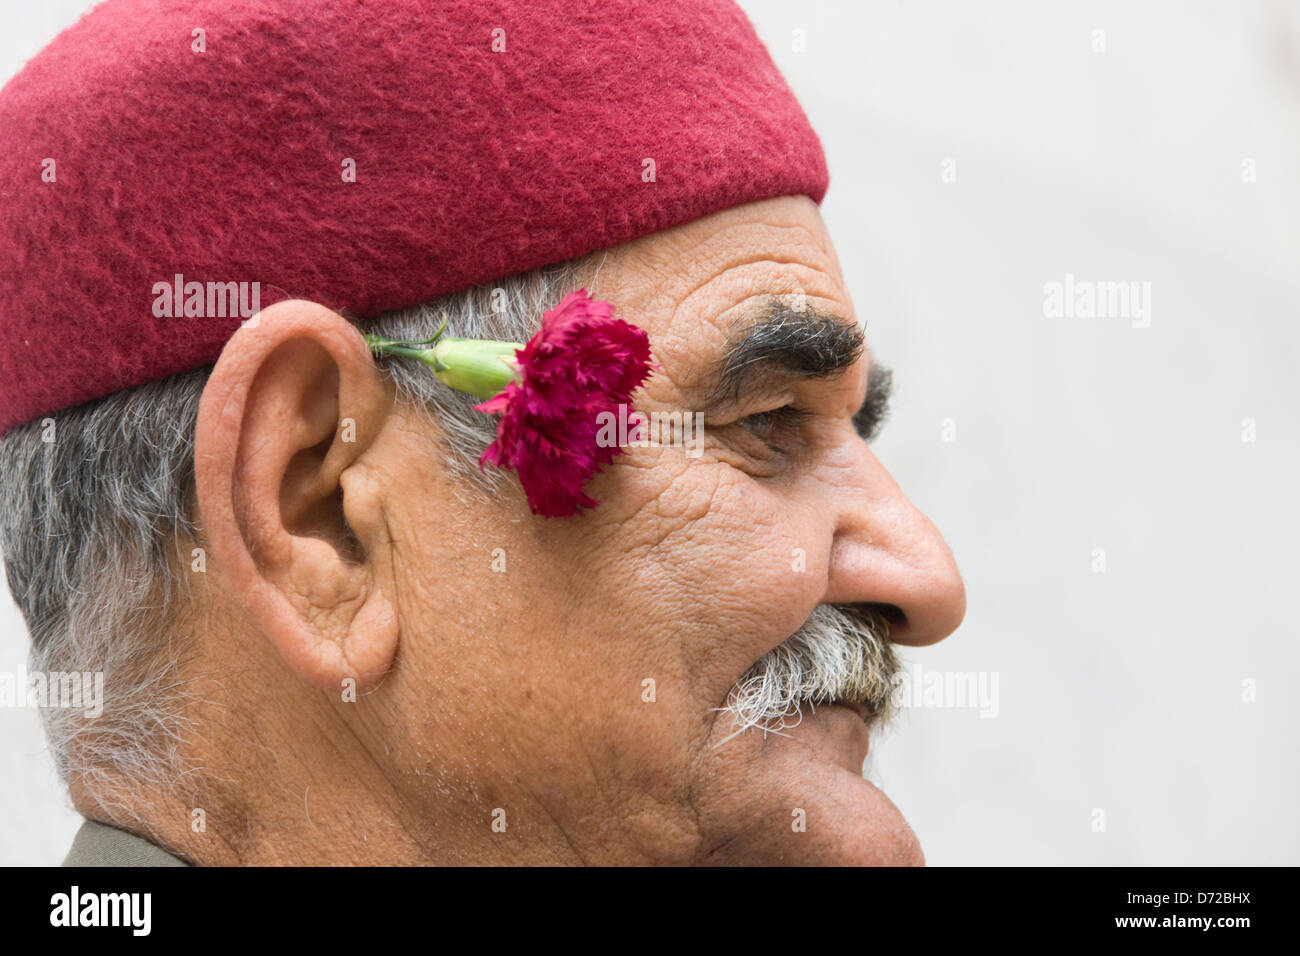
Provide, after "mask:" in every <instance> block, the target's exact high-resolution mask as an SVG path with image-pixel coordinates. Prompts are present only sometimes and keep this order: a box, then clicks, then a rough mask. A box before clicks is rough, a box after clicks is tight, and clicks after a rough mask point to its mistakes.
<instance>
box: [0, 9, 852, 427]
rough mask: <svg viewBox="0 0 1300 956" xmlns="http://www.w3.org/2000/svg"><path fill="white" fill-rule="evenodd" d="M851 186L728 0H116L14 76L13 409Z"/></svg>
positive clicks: (0, 384)
mask: <svg viewBox="0 0 1300 956" xmlns="http://www.w3.org/2000/svg"><path fill="white" fill-rule="evenodd" d="M826 187H827V170H826V162H825V159H824V157H823V154H822V149H821V145H820V143H819V142H818V139H817V136H816V134H815V133H814V132H813V130H812V128H811V126H810V125H809V123H808V120H807V118H806V116H805V115H804V113H803V111H802V110H801V108H800V107H799V104H798V103H797V102H796V100H795V98H794V96H793V95H792V93H791V92H790V90H789V88H788V87H787V85H786V83H785V81H784V80H783V79H782V77H781V75H780V73H779V72H778V70H777V69H776V67H775V65H774V64H773V62H772V59H771V57H770V56H769V55H768V53H767V51H766V49H765V48H764V47H763V45H762V43H761V41H760V40H759V39H758V37H757V35H756V34H755V32H754V29H753V27H752V26H751V25H750V23H749V21H748V20H747V19H746V17H745V15H744V13H743V12H742V11H741V10H740V9H739V8H738V7H737V6H736V5H735V4H734V3H732V2H730V0H674V2H672V3H647V2H645V0H593V2H585V0H441V2H437V0H383V2H367V0H190V2H167V0H108V2H106V3H102V4H100V5H99V6H97V7H95V8H94V9H93V10H91V11H90V12H89V13H87V14H86V15H85V16H84V17H83V18H82V19H81V20H80V21H79V22H78V23H76V24H75V25H74V26H72V27H71V28H69V29H68V30H66V31H64V32H63V33H62V34H61V35H59V36H58V37H57V38H56V39H55V40H54V41H53V42H52V43H51V44H50V45H49V46H48V47H46V48H45V49H44V50H43V51H42V52H41V53H40V54H38V55H37V56H36V57H35V58H33V59H32V60H31V61H30V62H29V63H28V64H27V65H26V66H25V67H24V68H23V69H22V71H21V72H19V73H18V74H17V75H16V76H15V77H14V78H13V79H12V80H11V81H10V82H9V83H8V84H7V85H6V86H5V87H4V89H3V90H2V91H0V209H3V219H2V220H0V432H3V431H4V430H6V429H8V428H10V427H12V426H13V425H15V424H18V423H21V422H25V421H29V420H31V419H34V418H38V417H40V416H42V415H46V414H49V413H51V412H54V411H57V410H59V409H63V408H67V407H70V406H72V405H77V404H80V403H82V402H85V401H88V400H91V399H94V398H98V397H101V396H103V395H107V394H109V393H112V392H115V391H119V390H121V389H124V388H129V387H132V386H136V385H141V384H144V383H145V382H148V381H151V380H154V379H158V378H164V377H167V376H169V375H173V374H177V373H180V372H184V371H188V370H190V369H193V368H198V367H200V366H203V365H208V364H211V363H212V362H214V361H215V360H216V359H217V357H218V356H219V355H220V353H221V349H222V347H223V345H224V344H225V342H226V341H227V339H229V337H230V336H231V335H232V334H233V332H234V331H235V330H236V329H237V328H238V327H239V325H240V323H241V322H242V321H243V320H244V319H246V318H248V315H247V313H248V311H249V309H250V308H251V307H252V305H253V304H254V303H257V304H260V305H261V306H265V305H268V304H270V303H271V302H274V301H277V300H279V299H284V298H307V299H312V300H314V301H317V302H320V303H323V304H325V305H327V306H329V307H331V308H334V309H337V310H346V311H347V312H348V313H349V314H351V315H355V316H358V317H366V316H370V315H374V314H377V313H380V312H383V311H387V310H390V309H396V308H402V307H405V306H409V305H413V304H415V303H418V302H421V301H424V300H427V299H431V298H435V297H437V296H439V295H444V294H447V293H450V292H455V291H459V290H462V289H466V288H469V287H471V286H474V285H478V284H481V283H485V282H490V281H491V280H493V279H496V278H500V277H503V276H506V275H510V274H512V273H517V272H522V271H525V270H528V269H532V268H536V267H538V266H542V265H546V264H549V263H553V262H558V261H562V260H564V259H568V258H571V257H574V256H579V255H583V254H585V253H588V252H592V251H595V250H598V249H601V248H606V247H609V246H613V245H616V244H618V243H622V242H626V241H628V240H630V239H634V238H636V237H638V236H642V235H645V234H647V233H651V232H655V231H658V230H661V229H665V228H667V227H670V226H674V225H677V224H680V223H683V222H687V221H689V220H692V219H696V218H699V217H700V216H704V215H707V214H709V213H712V212H716V211H717V210H720V209H724V208H727V207H730V206H735V205H739V204H741V203H746V202H750V201H754V200H758V199H764V198H769V197H773V196H781V195H798V194H802V195H807V196H810V197H811V198H812V199H813V200H814V201H816V202H821V200H822V198H823V196H824V194H825V191H826Z"/></svg>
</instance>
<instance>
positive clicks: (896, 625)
mask: <svg viewBox="0 0 1300 956" xmlns="http://www.w3.org/2000/svg"><path fill="white" fill-rule="evenodd" d="M840 607H843V608H844V609H845V610H847V611H849V612H858V613H860V614H862V615H864V616H870V615H875V616H876V617H882V618H884V619H885V620H886V621H887V622H888V623H889V630H890V632H891V633H892V632H894V631H897V630H901V629H902V628H905V627H907V615H906V614H904V613H903V609H902V608H900V607H899V606H898V605H896V604H881V603H877V602H873V601H868V602H859V603H857V604H842V605H840Z"/></svg>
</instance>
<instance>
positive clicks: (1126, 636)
mask: <svg viewBox="0 0 1300 956" xmlns="http://www.w3.org/2000/svg"><path fill="white" fill-rule="evenodd" d="M89 6H91V4H90V3H86V2H84V0H46V2H43V3H40V4H32V3H27V2H16V0H4V3H3V7H4V12H5V23H6V26H7V29H6V30H5V31H4V33H3V35H0V75H3V77H4V78H5V79H7V78H8V77H9V76H11V75H12V74H13V73H14V72H16V71H17V70H18V69H19V68H20V66H21V65H22V63H23V62H24V61H25V60H26V59H27V58H29V57H30V56H32V55H33V54H34V53H36V52H37V51H38V50H39V49H40V48H41V47H42V46H43V45H44V44H45V43H47V42H48V41H49V40H50V39H52V38H53V36H54V35H55V34H56V33H57V32H58V31H59V30H61V29H62V28H63V27H65V26H67V25H69V24H71V23H72V22H74V21H75V19H76V18H77V16H79V15H80V13H81V12H82V11H83V10H85V9H87V8H89ZM742 6H744V7H745V9H746V10H747V11H748V12H749V14H750V16H751V18H752V19H753V20H754V22H755V25H756V26H757V28H758V31H759V33H760V34H761V35H762V37H763V38H764V40H765V41H766V42H767V44H768V46H769V47H770V49H771V50H772V53H773V56H774V57H775V59H776V60H777V63H778V65H779V66H780V67H781V68H782V70H783V71H784V72H785V74H786V76H787V77H788V78H789V80H790V82H791V85H792V86H793V87H794V89H795V92H796V93H797V94H798V96H799V98H800V100H801V101H802V103H803V105H804V108H805V109H806V110H807V112H808V114H809V116H810V117H811V119H812V122H813V125H814V127H815V128H816V129H817V130H818V131H819V133H820V135H821V137H822V140H823V143H824V145H825V148H826V153H827V156H828V158H829V161H830V166H831V189H830V192H829V194H828V195H827V197H826V200H825V202H824V204H823V214H824V216H825V218H826V220H827V222H828V224H829V226H830V229H831V234H832V235H833V236H834V237H835V241H836V244H837V248H838V251H839V255H840V259H841V262H842V264H843V266H844V268H845V272H846V274H847V275H848V277H849V281H850V287H851V289H852V291H853V294H854V300H855V304H856V306H857V309H858V311H859V313H860V314H861V315H862V316H865V317H866V319H867V323H868V324H867V329H868V336H869V339H870V342H871V346H872V349H873V351H874V352H875V353H876V354H877V355H878V356H879V357H880V359H881V360H883V361H884V362H886V363H887V364H890V365H892V366H893V368H894V370H895V379H896V402H895V406H894V415H893V419H892V421H891V424H890V425H889V427H888V428H887V429H886V430H885V432H884V434H883V436H882V437H881V439H880V440H879V442H878V443H877V447H876V450H877V454H878V455H879V456H880V457H881V458H882V460H883V461H884V462H885V464H886V465H887V466H888V467H890V469H891V470H892V471H893V473H894V476H895V477H896V478H897V479H898V481H899V483H900V484H901V485H902V487H903V489H904V490H905V491H907V492H908V493H909V494H910V496H911V497H912V499H913V500H914V501H915V502H916V503H917V504H918V505H919V506H920V507H921V508H922V510H925V511H926V512H928V513H929V515H930V516H931V517H932V518H933V519H934V521H935V522H936V523H937V524H938V526H939V527H940V529H942V530H943V531H944V532H945V534H946V536H947V538H948V541H949V543H950V544H951V545H952V548H953V551H954V552H955V554H956V555H957V559H958V562H959V563H960V565H961V567H962V570H963V572H964V574H965V577H966V583H967V590H968V595H969V602H970V604H969V611H968V614H967V618H966V623H965V625H964V626H963V627H962V628H961V630H959V631H958V632H957V634H956V635H954V636H953V637H952V638H950V639H949V640H947V641H945V642H944V643H942V644H939V645H937V646H935V647H932V648H923V649H917V650H912V651H908V652H907V654H906V657H907V659H908V661H909V662H911V663H912V664H913V666H918V665H919V666H920V667H923V668H924V669H925V671H926V672H930V671H956V672H967V671H970V672H993V673H996V674H997V675H998V691H999V699H998V712H997V716H995V717H991V718H982V717H981V716H980V714H979V711H978V710H977V709H969V708H966V709H961V708H942V709H941V708H927V707H919V708H911V709H909V710H908V711H907V712H906V713H905V714H904V716H903V717H902V719H901V720H900V721H899V723H898V725H897V729H896V730H895V732H894V733H892V734H891V735H890V736H888V737H887V738H885V739H884V740H883V741H881V742H879V743H873V750H874V753H873V757H872V761H871V770H870V775H871V777H872V779H874V780H876V781H877V782H879V783H880V784H881V785H882V786H883V787H884V789H885V791H886V792H887V793H888V794H889V795H890V796H891V797H892V798H893V799H894V801H895V802H896V803H897V804H898V805H899V807H900V808H901V809H902V810H903V813H904V814H905V815H906V816H907V818H908V819H909V820H910V821H911V823H912V825H913V827H914V828H915V830H916V831H917V833H918V835H919V836H920V838H921V841H922V844H923V845H924V847H925V849H926V853H927V856H928V859H929V861H930V863H932V864H981V863H989V864H1064V863H1081V864H1104V863H1110V864H1292V865H1294V864H1300V835H1298V833H1297V826H1296V823H1295V813H1296V810H1297V806H1300V755H1298V754H1297V730H1298V729H1300V695H1297V694H1296V693H1295V691H1294V690H1293V689H1292V690H1289V689H1288V688H1289V687H1290V683H1289V682H1291V681H1295V680H1296V679H1297V675H1300V642H1298V641H1297V637H1298V636H1300V633H1298V632H1300V628H1297V625H1296V622H1295V615H1296V600H1295V596H1296V592H1297V586H1296V582H1297V580H1298V579H1300V560H1298V559H1297V541H1298V535H1300V521H1298V520H1297V519H1298V517H1300V507H1298V506H1297V488H1298V487H1300V425H1297V419H1296V415H1297V412H1298V411H1300V383H1298V381H1297V377H1296V367H1297V362H1298V361H1300V321H1298V320H1300V269H1297V268H1296V257H1297V252H1298V251H1300V249H1298V246H1300V185H1298V180H1297V172H1298V171H1300V2H1295V0H1290V2H1288V0H1255V2H1234V3H1222V2H1206V0H1201V2H1189V0H1178V2H1175V0H1161V2H1154V0H1138V2H1134V0H1125V2H1121V0H1114V2H1089V3H1083V2H1077V0H1074V2H1062V3H1052V4H1045V3H1040V2H1033V0H961V2H958V0H945V2H937V0H932V2H913V0H907V2H904V0H870V2H864V0H852V2H851V0H837V2H834V0H821V2H795V0H742ZM800 30H801V31H803V33H802V34H799V33H796V31H800ZM801 44H802V45H804V46H806V48H805V49H802V50H801V49H796V47H798V46H800V45H801ZM1067 274H1072V275H1074V276H1075V277H1076V278H1077V279H1078V280H1081V281H1084V280H1086V281H1097V282H1101V281H1117V282H1123V281H1137V282H1149V283H1150V290H1151V302H1150V324H1149V326H1148V327H1146V328H1135V327H1134V323H1133V322H1132V321H1130V320H1129V319H1125V318H1049V317H1047V316H1046V315H1045V314H1044V285H1045V284H1046V283H1050V282H1064V281H1065V277H1066V275H1067ZM1245 419H1251V420H1253V422H1254V427H1255V429H1256V440H1255V441H1253V442H1247V441H1243V421H1244V420H1245ZM946 420H950V421H947V422H946ZM945 427H946V429H947V434H945ZM945 438H950V439H952V440H945ZM1096 549H1104V554H1105V571H1104V572H1103V573H1098V572H1097V571H1095V570H1094V567H1095V564H1096V559H1095V554H1096ZM0 590H4V589H0ZM26 653H27V640H26V633H25V630H24V627H23V624H22V621H21V618H20V616H19V614H18V612H17V611H16V610H15V609H14V607H13V606H12V604H11V603H10V602H9V598H8V593H7V591H4V593H3V595H0V671H10V672H13V671H17V670H19V669H21V667H22V665H23V662H24V661H25V658H26ZM1248 681H1251V682H1254V683H1253V686H1254V688H1255V700H1254V701H1253V702H1251V701H1247V700H1243V696H1244V695H1243V688H1244V687H1245V686H1247V685H1246V684H1245V682H1248ZM0 807H3V820H4V823H3V825H2V826H0V864H15V863H26V864H54V863H58V862H59V861H60V860H61V859H62V857H63V854H64V853H65V852H66V850H67V847H68V844H69V843H70V841H71V838H72V835H73V832H74V831H75V829H76V826H77V823H78V820H79V818H78V817H77V815H76V814H75V813H74V812H73V811H72V809H71V808H70V805H69V804H68V801H67V798H66V796H65V794H64V792H63V789H62V787H61V785H60V784H59V783H58V781H57V780H56V779H55V776H54V773H53V769H52V767H51V765H50V761H49V758H48V756H47V755H46V753H45V749H44V740H43V738H42V736H41V734H40V731H39V725H38V720H37V716H36V712H35V711H32V710H21V709H17V710H16V709H0ZM1099 810H1100V811H1103V812H1104V820H1105V828H1104V830H1100V831H1099V830H1098V829H1097V827H1096V825H1095V824H1096V821H1098V820H1099V819H1101V818H1100V817H1099V816H1098V814H1097V811H1099Z"/></svg>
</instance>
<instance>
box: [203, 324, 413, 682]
mask: <svg viewBox="0 0 1300 956" xmlns="http://www.w3.org/2000/svg"><path fill="white" fill-rule="evenodd" d="M390 402H391V399H390V396H389V392H388V390H387V388H386V387H385V385H384V383H383V381H382V378H381V375H380V373H379V370H378V369H377V368H376V366H375V364H374V361H373V359H372V358H371V356H370V352H369V349H368V348H367V347H366V344H365V341H364V340H363V339H362V337H361V333H360V332H358V331H357V330H356V328H354V327H353V326H352V324H351V323H350V322H348V321H347V320H346V319H344V318H343V317H342V316H340V315H338V314H337V313H335V312H332V311H330V310H329V309H326V308H325V307H323V306H321V305H318V304H316V303H312V302H305V301H301V300H292V301H287V302H279V303H276V304H275V305H273V306H270V307H269V308H267V309H264V310H263V311H262V312H261V313H260V316H259V320H258V322H257V323H250V324H248V325H245V326H244V327H242V328H240V329H239V330H238V331H237V332H236V333H235V334H234V336H232V337H231V339H230V341H229V342H227V343H226V347H225V349H224V350H223V351H222V353H221V357H220V358H219V359H218V360H217V363H216V365H215V366H214V368H213V371H212V374H211V376H210V377H209V379H208V384H207V386H206V387H205V389H204V392H203V397H202V400H201V402H200V405H199V418H198V425H197V429H196V434H195V461H194V466H195V482H196V486H197V490H198V499H199V511H200V515H201V519H202V522H203V528H204V532H205V534H206V537H207V540H208V545H209V549H210V551H211V554H210V565H211V566H212V569H213V570H218V571H219V572H220V573H221V574H222V575H223V576H224V579H225V583H226V584H228V585H229V588H230V590H231V592H232V594H233V595H234V597H235V599H236V600H237V601H238V602H239V603H240V604H241V605H242V606H243V607H244V608H245V609H246V610H247V611H248V613H249V615H250V617H251V618H252V620H253V622H254V624H255V625H256V626H257V628H258V630H260V631H261V632H262V633H263V634H264V635H265V636H266V637H267V638H268V639H269V640H270V641H271V642H272V644H274V646H275V648H276V650H277V651H278V652H279V654H280V656H281V658H282V659H283V660H284V661H285V663H286V664H287V665H288V666H289V667H290V668H291V669H292V670H293V671H294V672H295V673H297V674H298V675H299V676H300V677H301V678H302V679H304V680H306V681H308V682H310V683H312V684H315V685H317V686H319V687H321V688H322V689H326V690H331V691H337V690H338V689H339V688H340V686H341V684H342V682H343V680H344V679H345V678H353V679H355V680H356V681H357V682H358V683H359V684H361V685H363V686H365V685H372V684H373V683H375V682H376V681H377V680H378V679H379V678H380V677H382V676H383V674H384V673H386V672H387V670H388V669H389V668H390V667H391V665H392V662H393V660H394V658H395V655H396V651H397V641H398V621H397V615H396V612H395V609H394V607H393V604H392V602H391V600H390V597H389V595H391V594H392V593H393V581H392V576H391V573H392V563H391V556H390V543H389V542H388V540H387V533H386V525H385V522H384V520H383V508H384V503H383V491H384V489H383V488H382V487H381V485H380V483H379V482H378V481H377V479H376V478H375V475H374V471H373V468H371V467H370V466H369V462H368V456H370V455H372V454H373V445H374V442H375V440H376V438H377V436H378V435H379V434H380V431H381V430H382V428H383V425H384V422H385V420H386V417H387V414H388V409H389V407H390ZM349 516H351V519H352V520H349Z"/></svg>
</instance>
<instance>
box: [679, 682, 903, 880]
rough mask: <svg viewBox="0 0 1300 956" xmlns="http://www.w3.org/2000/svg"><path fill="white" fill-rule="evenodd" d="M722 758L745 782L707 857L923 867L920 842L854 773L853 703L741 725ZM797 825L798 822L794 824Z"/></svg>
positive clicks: (856, 718) (860, 724)
mask: <svg viewBox="0 0 1300 956" xmlns="http://www.w3.org/2000/svg"><path fill="white" fill-rule="evenodd" d="M733 744H739V745H740V747H738V748H737V749H736V750H735V751H733V752H732V753H731V754H729V755H728V758H727V760H726V768H725V769H726V773H727V777H728V778H729V779H731V780H736V779H741V780H743V784H742V785H741V786H743V791H744V797H743V799H741V800H740V801H739V805H737V804H736V803H735V802H732V801H730V800H728V801H727V809H728V810H730V811H731V812H730V813H729V814H728V816H729V817H730V819H729V820H728V822H727V825H726V826H724V827H721V828H720V831H721V833H722V837H721V838H720V839H718V840H714V841H711V849H710V850H709V852H708V853H706V855H705V858H704V859H705V862H708V863H717V864H740V865H744V864H765V865H774V864H775V865H794V866H804V865H811V866H924V865H925V854H924V853H923V852H922V850H921V844H920V841H919V840H918V839H917V837H916V834H915V833H914V832H913V831H912V828H911V827H910V826H909V825H908V823H907V821H906V820H905V819H904V818H903V814H902V813H901V812H900V811H899V809H898V808H897V807H896V806H894V803H893V801H891V800H890V799H889V797H887V796H886V795H885V794H884V792H883V791H881V790H880V788H879V787H877V786H875V785H874V784H872V783H871V782H870V781H868V780H866V779H865V778H864V777H863V776H862V764H863V762H864V761H865V759H866V756H867V751H868V747H869V734H868V730H867V724H866V722H865V721H864V720H863V719H862V716H861V715H860V714H859V713H858V712H857V711H855V710H854V709H852V708H849V707H844V706H839V705H830V706H822V707H818V708H817V709H816V710H815V711H813V710H812V709H811V708H810V709H809V710H808V711H807V712H805V713H804V715H803V719H802V720H800V721H799V723H798V725H797V726H793V727H786V728H785V729H783V730H782V731H781V732H780V733H779V734H777V733H768V734H764V733H763V732H762V731H761V730H750V731H747V732H746V733H745V734H744V735H743V736H742V737H740V738H737V739H736V740H734V741H731V742H730V743H728V744H726V745H724V746H723V747H721V748H719V749H720V751H724V750H726V748H728V747H731V746H732V745H733ZM800 827H802V828H800Z"/></svg>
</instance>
